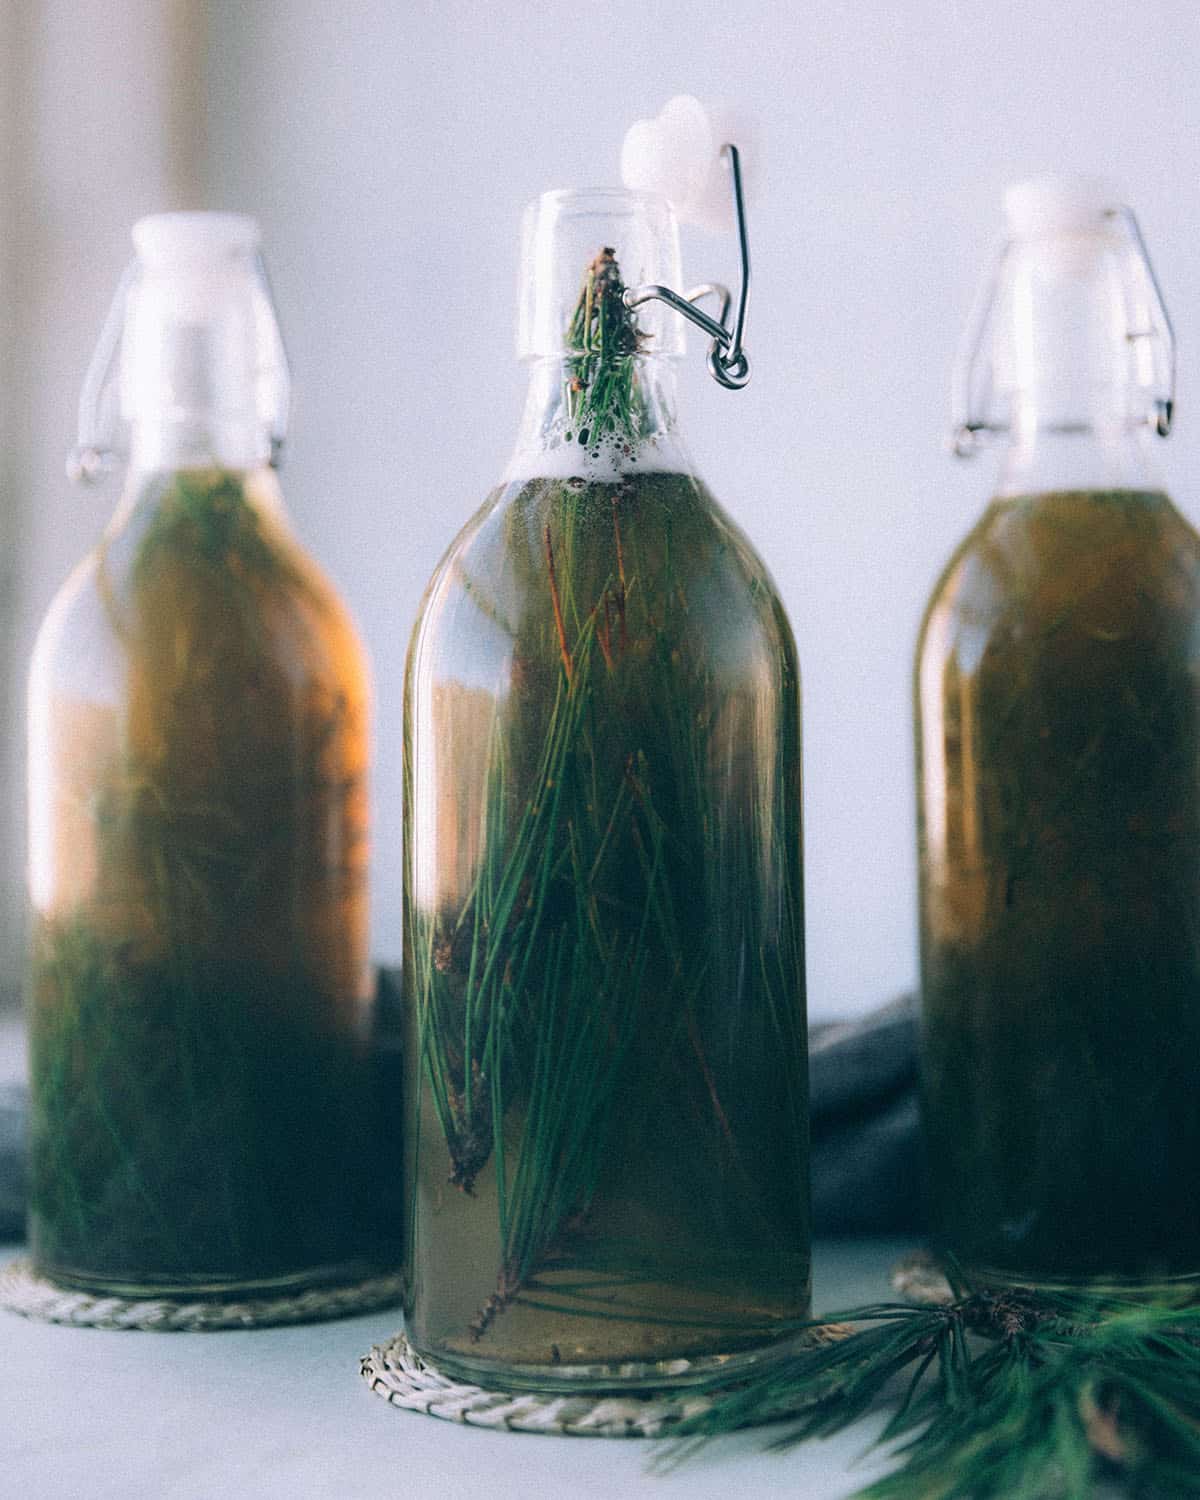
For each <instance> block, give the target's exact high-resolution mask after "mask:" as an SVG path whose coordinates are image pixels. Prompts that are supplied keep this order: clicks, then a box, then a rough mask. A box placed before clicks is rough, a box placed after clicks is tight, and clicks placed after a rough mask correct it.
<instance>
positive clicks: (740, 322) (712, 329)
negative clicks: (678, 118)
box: [624, 143, 750, 391]
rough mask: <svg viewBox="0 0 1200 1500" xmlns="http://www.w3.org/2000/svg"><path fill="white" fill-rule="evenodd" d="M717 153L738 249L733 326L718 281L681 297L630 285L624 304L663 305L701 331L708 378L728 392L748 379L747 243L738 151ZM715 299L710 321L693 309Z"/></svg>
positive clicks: (725, 149)
mask: <svg viewBox="0 0 1200 1500" xmlns="http://www.w3.org/2000/svg"><path fill="white" fill-rule="evenodd" d="M721 154H722V156H724V157H725V158H726V159H727V160H728V162H729V170H730V175H731V177H732V179H733V206H734V211H735V214H736V216H737V231H738V248H739V251H740V254H741V261H742V284H741V286H740V288H739V289H738V297H737V314H736V316H735V317H734V320H733V327H732V328H731V327H730V326H729V310H730V308H731V307H732V306H733V297H732V295H731V293H730V291H729V288H728V287H725V286H722V285H721V284H720V283H719V282H715V281H714V282H705V284H704V285H703V286H697V287H693V288H692V290H691V291H690V292H685V293H683V295H682V296H681V295H680V294H679V293H678V292H674V291H672V290H671V288H670V287H668V286H656V285H652V284H647V285H646V286H632V287H629V288H627V289H626V292H625V297H624V302H625V306H626V307H628V308H635V307H640V306H641V305H642V303H643V302H665V303H666V304H667V306H668V307H670V308H673V309H674V310H675V311H676V312H677V313H680V314H681V315H682V316H683V317H685V318H687V320H688V321H689V322H690V323H694V324H695V325H696V327H697V328H700V329H702V330H703V331H704V332H705V333H706V334H708V336H709V338H710V339H711V340H712V343H711V344H710V345H709V349H708V372H709V374H710V375H711V376H712V378H713V379H714V380H715V381H716V382H717V383H718V384H719V385H723V386H724V387H725V389H726V390H728V391H740V390H741V389H742V387H743V386H744V385H745V384H746V382H747V381H748V380H749V379H750V361H749V360H748V359H747V357H746V351H745V350H744V349H743V348H742V335H743V334H744V332H745V329H746V305H747V303H748V302H749V300H750V240H749V235H748V233H747V230H746V205H745V201H744V199H743V196H742V165H741V159H740V157H739V155H738V148H737V147H736V146H734V145H732V144H731V143H726V144H725V145H724V146H722V148H721ZM710 296H712V297H717V298H719V300H720V312H719V314H718V316H717V317H716V318H711V317H709V315H708V314H707V313H706V312H703V311H702V310H701V309H700V308H699V307H697V306H696V304H697V302H699V301H700V300H701V298H703V297H710Z"/></svg>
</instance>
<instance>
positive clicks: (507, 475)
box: [504, 438, 689, 484]
mask: <svg viewBox="0 0 1200 1500" xmlns="http://www.w3.org/2000/svg"><path fill="white" fill-rule="evenodd" d="M688 467H689V465H688V462H687V459H686V458H685V457H684V455H683V453H682V452H681V451H680V449H679V446H678V444H677V443H675V442H673V441H671V440H669V439H662V438H644V439H643V440H642V441H641V442H640V443H638V444H637V445H636V446H635V447H630V445H629V444H628V443H623V442H619V441H618V440H616V439H615V438H604V439H602V440H601V441H600V442H599V443H598V444H596V445H595V446H594V447H589V448H584V447H582V446H581V445H580V444H579V443H576V442H566V441H562V442H558V443H552V444H548V445H547V444H539V445H537V446H530V445H521V444H518V445H517V449H516V452H515V453H514V454H513V456H512V458H511V459H510V460H509V462H508V467H507V468H506V469H505V471H504V482H505V483H506V484H511V483H513V482H514V481H516V482H518V483H523V482H525V481H527V480H530V479H583V480H585V481H587V482H589V483H592V484H616V483H617V482H618V480H620V479H622V478H623V477H624V476H625V475H626V474H678V473H680V472H683V471H685V470H686V469H687V468H688Z"/></svg>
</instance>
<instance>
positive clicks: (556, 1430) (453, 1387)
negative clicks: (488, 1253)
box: [361, 1324, 848, 1438]
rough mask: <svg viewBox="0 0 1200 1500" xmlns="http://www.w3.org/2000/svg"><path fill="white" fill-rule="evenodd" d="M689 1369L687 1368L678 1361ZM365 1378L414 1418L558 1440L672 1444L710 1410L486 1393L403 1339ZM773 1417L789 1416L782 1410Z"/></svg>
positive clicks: (827, 1335)
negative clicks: (673, 1435)
mask: <svg viewBox="0 0 1200 1500" xmlns="http://www.w3.org/2000/svg"><path fill="white" fill-rule="evenodd" d="M846 1332H848V1330H847V1329H845V1328H842V1327H841V1326H840V1325H837V1324H829V1325H828V1326H826V1327H822V1328H815V1329H813V1331H812V1338H813V1341H814V1342H817V1343H831V1342H833V1341H834V1340H835V1339H838V1338H841V1337H843V1336H844V1334H845V1333H846ZM679 1364H680V1366H681V1367H683V1368H686V1366H687V1361H686V1360H681V1361H679ZM361 1373H362V1378H363V1379H364V1380H365V1381H366V1382H367V1385H368V1386H369V1387H370V1389H371V1390H372V1391H374V1392H375V1394H376V1395H377V1396H382V1397H383V1399H384V1400H385V1401H387V1402H389V1403H390V1404H391V1405H392V1406H398V1407H400V1408H401V1409H402V1410H404V1411H416V1412H420V1413H422V1415H424V1416H427V1417H440V1418H441V1419H442V1421H444V1422H461V1423H463V1424H464V1425H466V1426H468V1427H491V1428H502V1429H504V1430H505V1431H508V1432H541V1433H553V1434H559V1435H561V1436H567V1437H617V1438H628V1437H645V1438H653V1437H668V1436H669V1435H670V1432H671V1428H672V1427H674V1426H676V1425H677V1424H678V1423H679V1422H681V1421H682V1420H683V1419H684V1417H689V1416H695V1415H696V1414H697V1413H699V1412H703V1411H707V1409H708V1407H709V1405H710V1398H709V1397H708V1396H706V1395H704V1394H703V1393H702V1392H699V1391H692V1392H688V1391H687V1390H681V1391H672V1392H669V1393H668V1392H665V1391H631V1392H629V1393H627V1394H625V1395H620V1396H614V1395H612V1394H611V1393H606V1394H603V1395H589V1394H588V1393H587V1392H586V1391H584V1392H580V1393H579V1394H577V1395H576V1394H572V1395H569V1396H568V1395H563V1394H561V1393H555V1394H551V1393H549V1392H537V1391H518V1392H511V1391H487V1390H484V1389H483V1388H482V1386H478V1385H465V1384H463V1383H462V1382H460V1381H457V1380H453V1379H451V1378H450V1377H449V1376H447V1375H443V1374H442V1373H441V1372H440V1371H439V1370H438V1369H437V1367H436V1366H434V1365H432V1364H430V1363H429V1362H428V1361H427V1360H425V1359H422V1357H421V1356H420V1355H419V1354H418V1353H417V1352H416V1351H415V1350H414V1349H413V1347H412V1345H411V1344H410V1343H409V1342H408V1340H407V1338H405V1336H404V1334H402V1333H398V1334H397V1335H396V1336H395V1338H391V1339H388V1341H387V1342H386V1343H384V1344H376V1345H375V1347H374V1348H373V1349H372V1350H371V1351H370V1353H368V1354H366V1355H364V1356H363V1359H362V1364H361ZM771 1415H772V1417H773V1418H774V1417H776V1416H786V1415H787V1412H786V1410H784V1409H781V1410H780V1411H778V1412H773V1413H772V1414H771Z"/></svg>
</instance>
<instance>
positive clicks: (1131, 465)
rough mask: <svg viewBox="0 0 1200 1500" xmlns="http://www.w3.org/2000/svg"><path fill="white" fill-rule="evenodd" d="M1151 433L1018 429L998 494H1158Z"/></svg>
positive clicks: (1105, 428)
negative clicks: (1110, 491) (1073, 492)
mask: <svg viewBox="0 0 1200 1500" xmlns="http://www.w3.org/2000/svg"><path fill="white" fill-rule="evenodd" d="M1151 441H1152V439H1151V437H1150V435H1149V431H1148V429H1146V428H1144V427H1142V428H1133V427H1130V426H1128V425H1124V424H1111V425H1110V424H1097V425H1087V424H1084V425H1077V426H1076V425H1073V426H1051V425H1046V424H1029V425H1027V426H1019V427H1017V428H1016V429H1015V430H1014V432H1013V435H1012V440H1011V441H1010V443H1009V446H1008V447H1007V449H1006V450H1005V452H1004V457H1003V461H1002V463H1001V467H1000V479H999V485H998V493H999V494H1001V495H1005V496H1009V495H1033V494H1040V493H1043V492H1045V491H1048V490H1156V489H1160V488H1161V487H1162V486H1161V480H1160V479H1159V477H1158V475H1157V472H1156V469H1155V465H1154V462H1153V456H1152V454H1151V449H1150V444H1151Z"/></svg>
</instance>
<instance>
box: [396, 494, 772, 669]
mask: <svg viewBox="0 0 1200 1500" xmlns="http://www.w3.org/2000/svg"><path fill="white" fill-rule="evenodd" d="M552 572H553V573H554V575H555V586H556V587H558V588H559V589H560V590H561V593H562V598H561V600H560V603H561V604H562V606H563V611H564V624H565V626H568V627H574V628H576V629H578V628H580V627H582V626H584V625H586V621H587V618H588V616H589V614H590V613H591V611H593V610H602V609H603V607H604V600H605V597H606V594H607V593H609V592H610V591H619V590H621V589H622V588H624V589H626V590H627V591H628V596H629V600H630V603H631V608H637V609H639V610H640V609H642V608H645V609H647V610H648V611H649V614H650V615H651V616H653V617H654V618H655V619H656V623H657V626H658V628H660V629H665V630H668V631H669V630H670V629H672V628H678V629H680V630H687V631H688V632H689V633H690V634H691V635H692V637H693V638H694V639H697V640H703V639H708V640H710V641H714V642H715V643H717V644H719V643H720V642H721V640H722V639H723V638H724V639H729V638H732V637H734V636H736V635H742V636H744V635H745V633H746V632H747V631H748V630H749V629H751V627H752V625H753V626H756V627H757V630H758V633H759V634H760V636H762V637H763V638H764V643H765V642H766V641H767V640H769V642H770V644H771V645H772V646H774V647H775V648H776V649H782V650H784V651H785V652H786V653H787V654H788V655H789V657H794V653H795V646H794V641H793V639H792V635H791V629H790V625H789V623H788V621H787V617H786V613H785V612H784V610H783V606H782V604H781V602H780V600H779V596H778V592H777V590H776V588H775V584H774V581H773V580H772V578H771V576H770V573H769V572H768V570H767V568H766V566H765V564H764V563H763V561H762V559H761V558H760V557H759V555H758V553H757V552H756V550H755V549H754V547H753V545H752V544H751V542H750V541H749V539H748V538H747V537H746V535H745V533H744V532H743V531H742V529H741V528H740V527H739V526H738V525H737V523H736V522H735V521H734V520H733V519H732V518H731V517H730V516H729V515H728V513H727V512H726V511H725V510H724V509H723V507H722V506H721V505H720V504H719V503H718V502H717V501H716V500H715V499H714V497H713V496H712V494H711V493H710V492H709V490H708V489H707V487H706V486H705V485H704V484H703V483H702V482H701V481H700V480H699V479H697V478H696V477H695V476H694V475H692V474H689V473H683V472H679V473H673V472H667V471H663V472H658V471H653V470H651V471H645V470H643V471H637V472H632V473H629V474H625V475H623V476H621V477H620V478H617V479H614V480H611V481H607V480H606V481H603V482H597V481H594V480H588V479H583V478H580V477H568V478H558V477H541V478H535V479H517V480H512V481H510V482H508V483H505V484H502V485H501V486H499V487H498V488H497V489H495V490H493V491H492V492H491V494H490V495H489V496H488V498H487V500H486V501H485V502H484V504H483V505H482V506H481V507H480V509H479V510H478V511H477V512H476V513H475V515H474V516H473V517H472V518H471V520H470V521H469V522H468V523H467V524H466V526H464V527H463V529H462V530H461V531H460V532H459V534H458V536H457V537H456V538H455V540H454V541H453V542H452V543H451V545H450V547H449V548H448V549H447V551H446V553H445V555H444V556H443V558H442V560H441V562H440V563H439V565H438V567H437V568H436V569H435V571H434V574H433V576H432V578H431V580H430V583H429V585H428V587H427V589H426V592H425V596H424V599H423V601H422V604H421V608H420V610H419V612H418V617H417V623H416V626H415V629H414V633H413V639H412V645H411V647H410V663H411V662H412V661H413V659H414V658H415V657H417V656H420V655H421V654H422V653H423V652H428V651H430V650H436V649H437V648H438V644H439V642H443V641H445V640H446V638H447V636H455V635H462V636H467V635H471V634H472V633H474V635H475V637H476V644H477V645H478V646H479V647H480V648H481V649H489V647H490V648H491V649H495V650H498V651H500V652H504V651H507V650H510V649H511V647H512V643H513V641H514V640H515V638H516V637H517V636H518V635H520V634H521V633H522V632H523V631H524V630H526V629H527V628H528V626H529V624H530V623H531V616H532V618H534V619H537V618H539V617H542V616H544V612H545V609H546V608H547V607H550V608H552V605H553V601H552V598H551V593H552V588H551V576H550V575H551V573H552ZM664 594H670V596H671V597H672V598H673V599H674V601H675V603H676V604H677V605H678V604H679V603H680V601H681V600H682V601H686V607H681V608H679V609H675V610H670V611H662V610H660V611H659V615H658V616H654V610H653V597H654V596H663V595H664ZM660 617H661V618H660ZM484 620H488V621H490V622H491V628H490V629H487V628H484V626H483V623H482V622H483V621H484ZM485 636H489V637H490V641H489V642H485V640H484V639H483V637H485ZM718 654H719V653H718Z"/></svg>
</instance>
